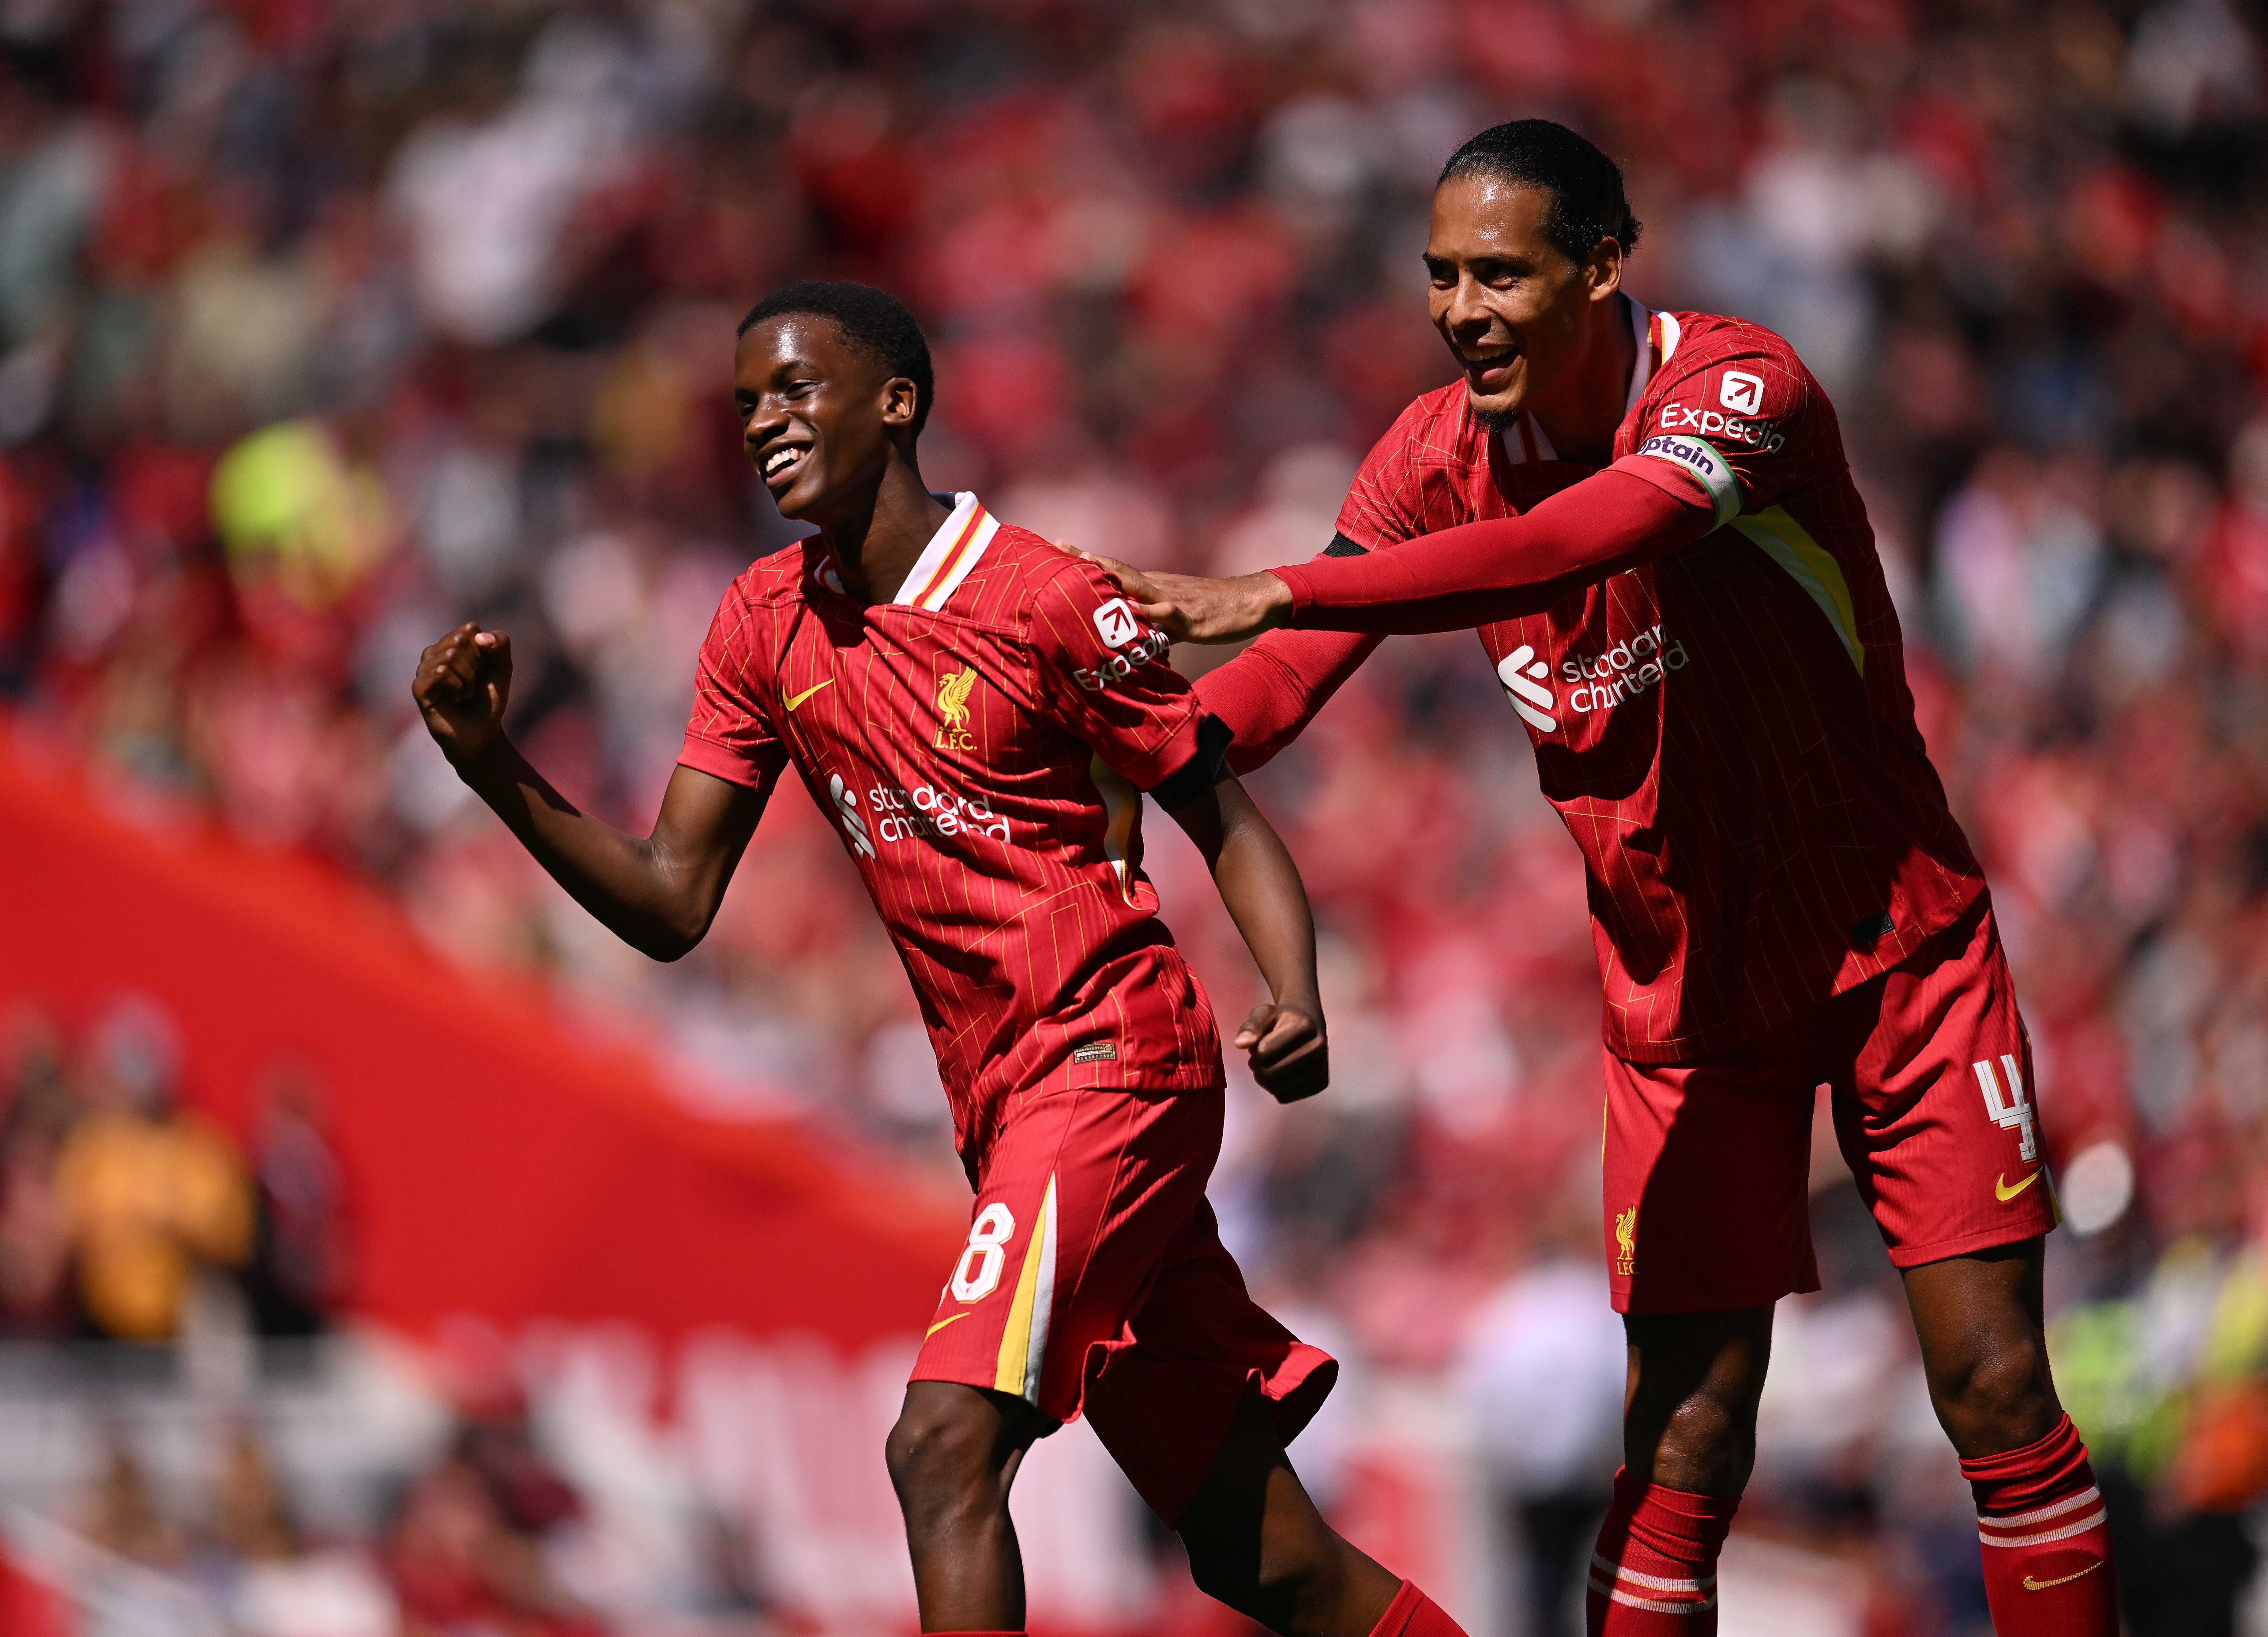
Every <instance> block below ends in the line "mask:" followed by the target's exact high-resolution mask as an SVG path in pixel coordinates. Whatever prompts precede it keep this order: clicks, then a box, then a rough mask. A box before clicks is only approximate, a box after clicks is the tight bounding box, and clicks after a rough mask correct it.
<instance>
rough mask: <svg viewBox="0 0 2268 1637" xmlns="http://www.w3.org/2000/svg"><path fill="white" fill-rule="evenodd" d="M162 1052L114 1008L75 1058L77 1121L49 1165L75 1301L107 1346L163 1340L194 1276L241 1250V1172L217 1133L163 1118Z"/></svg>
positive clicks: (167, 1043) (145, 1030) (152, 1029)
mask: <svg viewBox="0 0 2268 1637" xmlns="http://www.w3.org/2000/svg"><path fill="white" fill-rule="evenodd" d="M173 1049H174V1048H173V1038H172V1034H171V1030H170V1029H169V1027H168V1025H167V1024H166V1021H165V1019H164V1018H163V1017H162V1015H160V1014H158V1013H156V1011H155V1010H154V1009H153V1008H151V1007H149V1006H148V1005H147V1004H146V1003H136V1002H132V1001H125V1002H121V1003H120V1004H119V1005H118V1006H117V1007H114V1009H113V1010H112V1012H111V1013H110V1014H108V1016H107V1017H106V1019H105V1020H104V1021H103V1022H102V1023H101V1024H100V1025H99V1027H98V1029H97V1030H96V1033H95V1036H94V1039H93V1041H92V1043H91V1045H90V1047H89V1050H88V1051H87V1053H86V1061H85V1076H84V1079H85V1086H86V1090H87V1095H86V1102H87V1109H86V1112H85V1114H84V1115H83V1116H82V1117H80V1118H79V1120H78V1122H77V1124H76V1125H74V1126H73V1127H72V1128H71V1132H70V1136H69V1137H68V1138H66V1139H65V1140H64V1143H63V1151H62V1153H61V1154H60V1155H59V1156H58V1157H57V1160H56V1173H55V1174H56V1186H57V1191H58V1192H59V1193H60V1195H61V1198H62V1202H63V1217H64V1221H65V1223H66V1225H67V1226H68V1228H69V1230H70V1241H71V1254H72V1258H73V1263H74V1265H75V1267H76V1270H77V1279H78V1290H79V1299H80V1301H81V1303H82V1305H83V1307H84V1309H85V1317H86V1320H87V1323H88V1324H90V1325H91V1326H92V1328H93V1330H94V1331H95V1332H96V1333H97V1334H99V1335H102V1336H106V1337H109V1338H113V1339H115V1340H122V1341H164V1340H166V1339H169V1338H172V1337H173V1335H174V1334H175V1333H176V1332H177V1331H179V1329H180V1322H181V1316H182V1309H183V1307H184V1305H185V1303H186V1302H187V1301H188V1295H189V1291H190V1287H191V1285H192V1284H193V1282H194V1281H195V1279H196V1278H197V1276H198V1274H199V1272H200V1270H201V1269H203V1268H207V1267H214V1268H224V1267H232V1266H234V1265H237V1264H238V1263H240V1262H241V1261H242V1260H243V1259H244V1257H245V1256H246V1254H247V1252H248V1251H249V1250H250V1249H251V1240H252V1197H251V1190H250V1187H249V1185H248V1181H247V1177H246V1176H245V1171H244V1162H243V1161H242V1160H241V1159H240V1158H239V1155H238V1153H237V1150H236V1146H235V1144H234V1143H233V1142H232V1141H231V1140H230V1139H229V1137H228V1136H227V1134H226V1133H225V1132H223V1131H222V1130H221V1129H220V1128H219V1127H218V1126H217V1125H213V1124H212V1123H211V1122H210V1120H207V1119H205V1118H204V1117H203V1116H201V1115H198V1114H196V1113H195V1112H191V1111H187V1110H180V1109H178V1108H176V1107H175V1106H174V1103H173V1088H174V1079H175V1075H176V1073H177V1072H178V1069H177V1066H176V1064H175V1063H174V1062H173Z"/></svg>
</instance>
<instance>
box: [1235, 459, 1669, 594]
mask: <svg viewBox="0 0 2268 1637" xmlns="http://www.w3.org/2000/svg"><path fill="white" fill-rule="evenodd" d="M1713 523H1714V518H1713V515H1712V512H1710V510H1709V508H1708V507H1706V506H1705V505H1689V504H1687V503H1686V502H1684V501H1682V500H1680V499H1678V498H1675V496H1673V495H1670V494H1668V493H1667V492H1665V491H1664V490H1661V489H1660V488H1658V487H1656V486H1655V485H1653V483H1647V482H1646V480H1645V479H1643V478H1638V477H1633V476H1630V475H1629V474H1628V473H1624V472H1616V471H1612V470H1609V471H1604V472H1601V473H1599V474H1598V475H1597V476H1593V477H1588V478H1586V479H1584V480H1583V481H1582V482H1581V483H1578V484H1576V485H1575V486H1574V487H1572V489H1566V490H1561V491H1560V492H1559V493H1558V494H1557V495H1554V496H1552V497H1551V498H1550V499H1548V500H1546V501H1544V502H1543V503H1542V504H1541V505H1538V506H1536V507H1535V510H1533V511H1531V512H1527V513H1525V514H1523V515H1521V516H1519V517H1509V518H1499V519H1495V520H1491V521H1488V522H1484V523H1467V524H1463V525H1462V526H1460V527H1455V528H1445V529H1442V530H1440V532H1439V533H1437V534H1432V535H1420V536H1418V538H1416V539H1414V540H1410V541H1405V542H1403V543H1402V544H1400V545H1397V546H1395V547H1393V548H1391V549H1387V550H1381V551H1373V552H1370V553H1368V554H1366V555H1365V556H1362V557H1322V558H1318V559H1317V560H1315V561H1314V562H1312V563H1303V564H1298V565H1296V566H1291V567H1285V568H1278V569H1271V570H1270V573H1272V574H1274V575H1275V576H1276V578H1278V579H1280V580H1282V581H1283V582H1284V583H1285V586H1288V587H1289V588H1290V590H1291V602H1292V611H1291V616H1290V619H1289V622H1288V623H1290V624H1291V625H1292V627H1293V628H1294V629H1298V630H1337V631H1373V632H1380V633H1392V632H1418V631H1434V630H1465V629H1468V628H1469V627H1472V626H1475V625H1485V624H1488V623H1491V621H1495V620H1506V619H1517V618H1520V617H1521V616H1525V615H1529V614H1539V613H1541V612H1543V610H1544V609H1546V608H1550V607H1551V606H1552V605H1553V604H1554V603H1557V602H1558V601H1562V600H1563V599H1565V597H1566V596H1568V595H1569V594H1571V593H1572V592H1576V591H1580V589H1582V588H1583V587H1584V586H1588V585H1591V584H1594V582H1596V581H1598V580H1601V579H1605V578H1606V577H1607V576H1608V575H1609V574H1616V573H1620V572H1621V571H1623V570H1624V569H1628V568H1634V567H1636V566H1637V565H1638V564H1640V563H1644V562H1647V561H1650V560H1651V559H1653V558H1654V557H1661V556H1663V555H1665V554H1666V553H1668V552H1670V551H1673V550H1675V549H1677V548H1679V547H1681V546H1684V545H1687V544H1690V542H1693V541H1695V540H1697V539H1699V538H1700V537H1701V536H1702V535H1705V534H1706V533H1707V532H1708V531H1709V529H1710V528H1711V527H1712V526H1713Z"/></svg>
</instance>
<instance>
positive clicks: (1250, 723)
mask: <svg viewBox="0 0 2268 1637" xmlns="http://www.w3.org/2000/svg"><path fill="white" fill-rule="evenodd" d="M1379 641H1380V638H1376V637H1366V636H1359V635H1353V634H1350V633H1347V632H1344V631H1270V632H1269V633H1268V635H1266V636H1264V637H1263V638H1260V640H1259V641H1257V642H1256V643H1254V644H1253V645H1251V646H1250V647H1249V648H1247V649H1246V650H1245V651H1244V652H1243V653H1241V654H1239V655H1238V656H1237V657H1236V658H1235V659H1233V660H1230V661H1229V662H1228V663H1227V664H1226V665H1224V666H1221V667H1218V668H1217V669H1214V670H1211V671H1208V672H1207V673H1206V674H1205V675H1203V676H1201V677H1199V678H1198V679H1197V685H1196V686H1197V700H1198V703H1200V704H1203V705H1204V708H1205V709H1206V710H1207V711H1208V712H1211V714H1213V715H1215V716H1217V717H1219V719H1221V720H1222V721H1224V722H1226V724H1227V725H1228V726H1229V729H1230V731H1231V732H1233V733H1234V734H1235V735H1236V742H1235V744H1234V745H1233V747H1232V748H1230V750H1229V754H1228V764H1229V766H1230V767H1231V768H1233V770H1235V771H1237V772H1239V773H1248V772H1250V771H1252V770H1253V769H1254V768H1256V767H1261V766H1263V765H1265V764H1266V763H1267V762H1268V760H1269V758H1270V757H1271V756H1274V755H1275V754H1276V753H1277V752H1278V750H1281V749H1282V748H1284V747H1285V745H1287V744H1289V743H1291V742H1292V740H1294V739H1296V738H1297V737H1299V734H1300V730H1301V729H1302V728H1304V727H1306V726H1307V724H1308V722H1310V721H1311V720H1313V719H1314V714H1315V712H1318V711H1320V710H1322V708H1323V706H1324V704H1326V703H1327V702H1328V701H1329V699H1330V697H1331V696H1332V695H1333V694H1335V693H1337V691H1338V690H1339V686H1340V684H1341V683H1343V682H1345V681H1346V679H1347V678H1348V677H1350V676H1351V675H1354V674H1355V671H1356V670H1357V668H1359V667H1360V666H1361V664H1362V662H1363V661H1364V660H1366V659H1368V658H1369V657H1370V656H1371V655H1372V654H1373V653H1375V652H1376V651H1377V648H1378V645H1379Z"/></svg>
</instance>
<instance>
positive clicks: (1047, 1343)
mask: <svg viewBox="0 0 2268 1637" xmlns="http://www.w3.org/2000/svg"><path fill="white" fill-rule="evenodd" d="M1220 1125H1221V1098H1220V1093H1219V1091H1218V1090H1214V1091H1211V1092H1197V1093H1188V1092H1175V1093H1162V1092H1150V1091H1145V1090H1140V1089H1128V1088H1094V1087H1090V1088H1073V1089H1066V1090H1062V1091H1057V1092H1053V1093H1050V1094H1049V1095H1046V1096H1042V1097H1038V1098H1035V1099H1033V1100H1032V1101H1030V1102H1027V1103H1025V1104H1024V1105H1023V1106H1022V1107H1020V1109H1019V1110H1017V1111H1016V1112H1015V1113H1014V1114H1013V1115H1012V1116H1011V1117H1010V1118H1009V1119H1008V1121H1007V1122H1006V1124H1005V1125H1004V1126H1003V1128H1002V1130H1001V1132H1000V1133H999V1135H998V1137H997V1138H995V1139H994V1141H993V1143H992V1146H991V1148H990V1151H989V1152H988V1153H987V1154H986V1155H985V1157H984V1161H983V1165H982V1167H981V1168H980V1169H979V1172H978V1182H977V1189H976V1198H975V1200H974V1202H973V1204H972V1206H971V1209H970V1220H969V1230H968V1238H967V1240H966V1241H965V1242H963V1243H962V1245H961V1250H960V1252H959V1254H958V1255H957V1257H955V1259H954V1264H953V1266H952V1267H951V1269H950V1270H949V1272H948V1273H947V1276H946V1282H945V1288H944V1289H943V1290H942V1291H941V1292H940V1293H939V1299H938V1306H937V1309H936V1311H935V1312H934V1313H933V1314H932V1316H931V1320H930V1324H929V1328H928V1332H927V1334H926V1335H925V1336H924V1338H923V1343H922V1349H921V1353H920V1354H919V1356H918V1357H917V1359H916V1360H915V1364H914V1369H913V1379H915V1380H916V1381H941V1382H956V1383H961V1384H963V1385H966V1386H970V1387H976V1388H982V1389H984V1390H990V1391H993V1392H998V1393H1002V1394H1005V1395H1008V1396H1010V1397H1015V1398H1020V1399H1021V1400H1023V1401H1024V1402H1025V1403H1026V1404H1027V1405H1030V1406H1031V1407H1032V1408H1033V1409H1034V1410H1035V1411H1036V1412H1038V1414H1039V1415H1040V1416H1042V1418H1044V1419H1046V1420H1047V1421H1049V1423H1056V1422H1061V1421H1065V1420H1069V1419H1071V1418H1072V1417H1073V1416H1075V1415H1077V1414H1079V1412H1080V1408H1081V1403H1082V1399H1083V1397H1084V1392H1085V1376H1086V1354H1087V1352H1088V1350H1089V1349H1090V1348H1092V1347H1094V1346H1099V1345H1101V1344H1104V1343H1107V1342H1108V1341H1110V1340H1111V1339H1112V1338H1115V1337H1116V1335H1117V1334H1118V1333H1119V1331H1120V1330H1121V1329H1122V1328H1123V1325H1124V1324H1125V1322H1126V1319H1127V1316H1129V1315H1130V1314H1131V1313H1132V1312H1134V1310H1135V1309H1137V1308H1138V1307H1139V1306H1140V1305H1141V1304H1142V1301H1143V1300H1144V1299H1145V1297H1146V1295H1147V1294H1148V1293H1149V1291H1150V1288H1151V1287H1152V1285H1154V1284H1155V1282H1156V1281H1157V1278H1158V1275H1159V1271H1160V1268H1161V1267H1162V1266H1163V1265H1165V1262H1166V1259H1167V1252H1168V1249H1169V1247H1170V1246H1171V1245H1172V1244H1173V1243H1174V1242H1175V1235H1177V1234H1178V1233H1179V1232H1180V1231H1181V1230H1182V1227H1183V1225H1184V1223H1185V1222H1186V1221H1187V1220H1188V1219H1189V1216H1190V1214H1191V1213H1192V1212H1193V1211H1196V1210H1197V1209H1199V1208H1200V1207H1201V1206H1203V1203H1204V1188H1205V1182H1206V1180H1207V1178H1208V1177H1209V1176H1211V1171H1212V1164H1213V1161H1214V1159H1215V1158H1216V1157H1217V1156H1218V1154H1219V1149H1220Z"/></svg>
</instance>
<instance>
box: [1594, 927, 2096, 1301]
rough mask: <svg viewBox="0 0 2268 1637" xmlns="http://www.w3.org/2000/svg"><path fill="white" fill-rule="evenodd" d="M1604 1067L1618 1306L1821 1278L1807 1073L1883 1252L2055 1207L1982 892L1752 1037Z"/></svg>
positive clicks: (2014, 1236) (2012, 1001)
mask: <svg viewBox="0 0 2268 1637" xmlns="http://www.w3.org/2000/svg"><path fill="white" fill-rule="evenodd" d="M1606 1072H1607V1135H1606V1148H1605V1157H1606V1200H1605V1205H1606V1211H1605V1219H1606V1222H1605V1226H1606V1235H1605V1237H1606V1250H1607V1265H1608V1272H1609V1282H1610V1284H1611V1286H1612V1288H1613V1291H1614V1302H1615V1309H1616V1311H1617V1312H1621V1313H1707V1312H1721V1311H1725V1310H1727V1309H1734V1308H1752V1307H1761V1306H1763V1305H1764V1303H1766V1302H1770V1301H1777V1300H1778V1299H1779V1298H1780V1297H1781V1296H1784V1295H1786V1294H1789V1293H1790V1292H1792V1291H1800V1290H1816V1289H1818V1288H1819V1269H1818V1265H1817V1264H1816V1263H1815V1260H1814V1259H1813V1257H1812V1250H1811V1213H1810V1200H1809V1186H1808V1184H1809V1180H1810V1169H1811V1166H1810V1159H1811V1122H1812V1117H1813V1113H1814V1110H1815V1104H1816V1100H1817V1093H1818V1088H1820V1087H1821V1086H1822V1085H1824V1086H1826V1087H1827V1088H1829V1089H1830V1092H1831V1093H1832V1095H1833V1100H1834V1110H1835V1135H1836V1139H1837V1142H1838V1143H1839V1144H1840V1145H1841V1147H1842V1149H1843V1157H1844V1159H1845V1161H1848V1163H1849V1164H1850V1167H1851V1174H1852V1176H1853V1177H1855V1178H1856V1179H1857V1180H1858V1184H1859V1197H1860V1198H1863V1199H1864V1200H1865V1201H1866V1202H1867V1208H1868V1209H1869V1210H1871V1211H1873V1212H1874V1221H1875V1223H1876V1225H1877V1226H1878V1227H1879V1228H1881V1234H1882V1238H1883V1240H1884V1242H1887V1243H1888V1244H1889V1250H1890V1260H1891V1262H1892V1263H1894V1264H1895V1265H1897V1266H1899V1267H1902V1268H1903V1267H1914V1266H1917V1265H1919V1264H1921V1263H1924V1262H1934V1261H1938V1260H1940V1259H1941V1258H1943V1257H1954V1256H1961V1255H1963V1254H1965V1253H1966V1252H1969V1251H1972V1250H1985V1248H1987V1247H1988V1246H1992V1245H2002V1244H2010V1243H2013V1242H2016V1241H2018V1240H2022V1239H2029V1238H2031V1237H2033V1236H2034V1235H2038V1234H2043V1233H2045V1232H2047V1231H2048V1230H2049V1229H2050V1228H2053V1227H2054V1226H2055V1225H2056V1223H2057V1222H2058V1220H2061V1218H2060V1215H2059V1213H2058V1210H2057V1208H2056V1199H2055V1191H2054V1184H2053V1183H2052V1182H2051V1181H2050V1180H2049V1178H2048V1176H2047V1158H2046V1148H2045V1147H2044V1146H2043V1144H2042V1142H2041V1140H2040V1135H2039V1125H2038V1122H2037V1119H2036V1111H2035V1110H2034V1107H2033V1102H2032V1092H2033V1089H2034V1088H2033V1084H2032V1051H2031V1043H2030V1041H2029V1039H2028V1038H2027V1037H2026V1036H2025V1033H2024V1025H2023V1020H2022V1019H2021V1018H2020V1017H2018V1016H2017V1014H2016V997H2015V991H2014V986H2013V985H2012V984H2011V983H2010V982H2009V978H2008V963H2007V960H2006V959H2005V958H2004V957H2003V956H2002V955H2001V953H2000V938H1999V932H1998V930H1997V929H1996V928H1995V927H1994V925H1993V922H1992V905H1991V901H1990V900H1989V899H1985V898H1979V899H1978V900H1977V903H1976V904H1975V905H1974V906H1973V907H1972V908H1970V911H1969V912H1968V913H1967V914H1966V915H1964V916H1963V917H1962V918H1961V919H1960V920H1959V921H1957V922H1955V924H1954V925H1951V926H1949V927H1948V928H1946V930H1945V931H1943V932H1941V933H1938V934H1937V935H1936V936H1935V937H1934V938H1933V939H1931V940H1929V941H1928V942H1927V943H1926V944H1924V945H1923V946H1922V947H1921V948H1919V949H1917V950H1916V951H1915V952H1914V953H1913V954H1912V955H1910V956H1908V957H1907V959H1906V961H1905V962H1904V964H1902V965H1900V966H1897V967H1895V968H1893V969H1892V970H1889V971H1888V972H1885V973H1884V974H1882V976H1881V977H1877V978H1875V979H1874V980H1873V981H1872V982H1870V983H1866V984H1860V985H1859V987H1858V988H1856V989H1852V990H1849V991H1846V992H1845V993H1843V994H1840V995H1837V996H1836V997H1835V998H1834V999H1832V1000H1830V1001H1827V1002H1826V1003H1825V1004H1823V1005H1822V1006H1819V1007H1814V1008H1813V1009H1812V1010H1811V1011H1810V1012H1808V1013H1807V1014H1804V1015H1803V1016H1802V1017H1800V1018H1798V1019H1796V1020H1795V1021H1793V1022H1792V1023H1788V1024H1786V1025H1784V1026H1783V1027H1781V1028H1779V1029H1775V1030H1773V1031H1772V1032H1771V1034H1768V1035H1765V1036H1762V1037H1761V1038H1759V1039H1756V1040H1752V1041H1749V1042H1747V1043H1744V1044H1742V1045H1740V1046H1736V1047H1734V1048H1733V1049H1732V1050H1730V1051H1724V1052H1720V1053H1719V1054H1717V1055H1715V1056H1712V1057H1708V1058H1699V1059H1697V1060H1695V1061H1691V1062H1686V1063H1658V1064H1645V1063H1627V1062H1624V1060H1623V1059H1622V1058H1617V1057H1616V1056H1615V1055H1614V1054H1613V1053H1612V1052H1609V1053H1607V1055H1606ZM2035 1184H2037V1185H2036V1186H2035Z"/></svg>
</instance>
